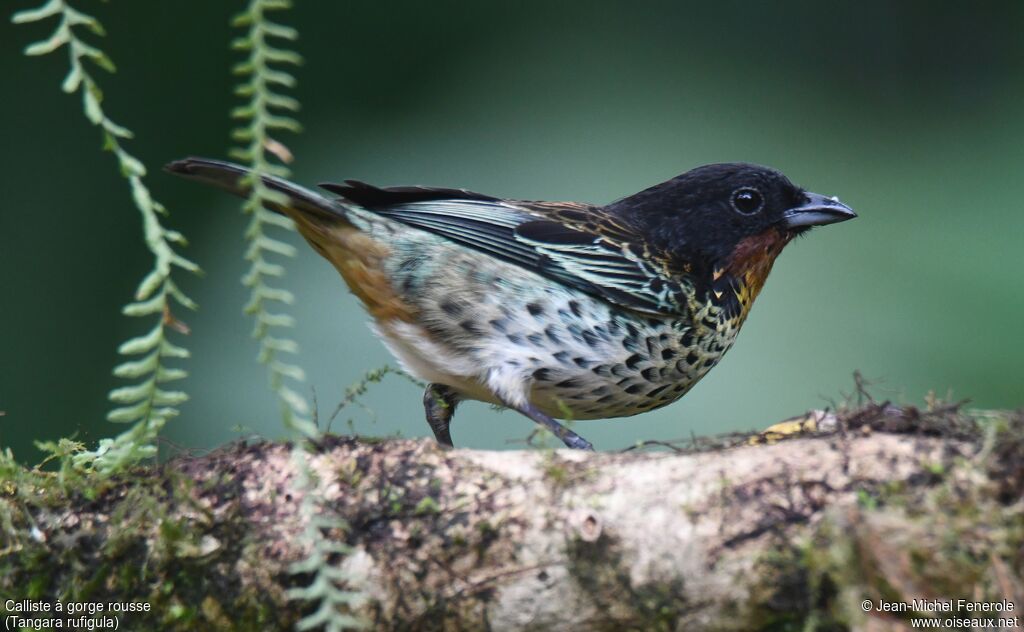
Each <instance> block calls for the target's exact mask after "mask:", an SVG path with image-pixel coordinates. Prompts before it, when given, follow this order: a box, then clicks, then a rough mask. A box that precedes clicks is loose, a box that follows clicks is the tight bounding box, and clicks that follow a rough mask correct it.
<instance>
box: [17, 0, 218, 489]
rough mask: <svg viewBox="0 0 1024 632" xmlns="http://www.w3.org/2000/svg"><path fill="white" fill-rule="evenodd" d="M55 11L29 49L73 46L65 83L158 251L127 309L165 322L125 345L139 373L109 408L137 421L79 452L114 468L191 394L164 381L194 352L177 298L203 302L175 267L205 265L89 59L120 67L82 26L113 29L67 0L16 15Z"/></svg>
mask: <svg viewBox="0 0 1024 632" xmlns="http://www.w3.org/2000/svg"><path fill="white" fill-rule="evenodd" d="M54 17H56V18H58V23H57V27H56V28H55V29H54V31H53V33H52V35H50V37H48V38H47V39H45V40H42V41H39V42H36V43H34V44H30V45H29V46H28V47H26V48H25V54H26V55H45V54H49V53H52V52H54V51H56V50H59V49H61V48H67V51H68V61H69V65H70V69H69V71H68V74H67V75H66V76H65V78H64V81H63V83H62V84H61V89H62V90H63V91H64V92H66V93H68V94H73V93H75V92H78V93H81V95H82V109H83V112H84V113H85V116H86V118H87V119H88V120H89V122H90V123H92V124H93V125H95V126H97V127H99V128H100V131H101V134H102V137H103V148H104V149H106V150H108V151H110V152H112V153H113V154H114V156H115V158H116V159H117V163H118V167H119V168H120V171H121V175H122V176H123V177H124V178H126V179H127V180H128V184H129V189H130V192H131V198H132V202H133V203H134V204H135V207H136V208H137V209H138V210H139V212H140V213H141V214H142V224H143V234H144V238H145V241H146V246H147V247H148V248H149V251H150V252H151V253H152V254H153V269H152V270H151V271H150V272H149V273H148V274H147V275H146V276H145V277H144V278H143V280H142V281H141V282H140V283H139V286H138V289H137V290H136V291H135V297H134V298H135V300H134V302H132V303H129V304H128V305H126V306H125V307H124V309H123V310H122V312H123V313H124V314H125V315H127V316H133V317H142V316H152V315H154V314H155V315H157V322H156V323H155V325H154V326H153V328H152V329H150V331H149V332H148V333H146V334H143V335H142V336H138V337H136V338H132V339H131V340H128V341H127V342H125V343H124V344H122V345H121V346H120V347H119V348H118V352H119V353H121V354H122V355H126V356H134V355H141V356H143V357H142V358H141V359H139V360H131V361H125V362H124V363H122V364H120V365H118V366H117V367H115V369H114V375H116V376H118V377H122V378H128V379H137V380H139V381H138V382H137V383H135V384H133V385H131V386H125V387H121V388H117V389H114V390H113V391H111V393H110V399H111V401H112V402H113V403H115V404H118V405H119V406H118V407H117V408H115V409H114V410H112V411H111V412H110V414H109V415H107V419H109V420H110V421H113V422H117V423H134V424H135V425H134V426H133V427H132V428H131V429H130V430H128V431H127V432H124V433H122V434H121V435H119V436H117V437H116V438H114V439H103V440H102V441H100V445H99V447H98V448H97V449H96V450H95V451H92V452H79V453H77V454H75V455H74V459H75V462H76V463H77V464H79V465H82V466H86V467H92V468H95V469H97V470H99V471H103V472H112V471H116V470H118V469H120V468H122V467H124V466H125V465H128V464H131V463H133V462H135V461H137V460H139V459H143V458H147V457H150V456H153V455H154V454H155V453H156V448H155V447H154V446H153V441H154V440H155V439H156V435H157V433H158V432H159V430H160V428H162V427H163V425H164V424H165V423H166V422H167V420H168V419H170V418H171V417H173V416H175V415H177V414H178V410H177V406H179V405H180V404H181V403H183V402H184V401H185V400H186V399H187V398H188V397H187V395H186V394H185V393H183V392H181V391H167V390H165V389H163V388H161V387H160V384H162V383H164V382H167V381H171V380H177V379H180V378H182V377H184V376H185V372H184V371H183V370H181V369H177V368H171V367H167V366H166V365H165V363H166V361H167V360H168V359H170V358H185V357H188V352H187V351H186V350H185V349H184V348H182V347H177V346H174V345H173V344H171V343H170V342H169V341H168V331H167V330H168V329H176V330H178V331H182V332H186V331H187V327H185V326H184V324H183V323H181V322H180V321H178V320H177V319H176V318H175V317H174V316H173V314H172V311H171V308H172V305H173V304H174V303H176V304H177V305H180V306H182V307H185V308H188V309H194V308H195V303H194V302H193V301H192V300H191V299H190V298H188V297H187V296H186V295H185V294H184V293H183V292H182V291H181V290H180V289H179V288H178V286H177V285H176V284H175V283H174V282H173V281H172V280H171V274H172V271H173V269H174V268H181V269H183V270H187V271H189V272H198V271H199V266H197V265H196V264H195V263H193V262H192V261H189V260H188V259H186V258H185V257H182V256H181V255H179V254H178V253H177V252H176V251H175V250H174V249H173V248H172V246H171V244H172V243H174V244H179V245H184V241H185V240H184V238H183V237H182V235H181V233H179V232H177V231H174V230H170V229H168V228H166V227H165V226H164V225H163V224H162V223H161V221H160V217H159V216H160V215H166V213H167V211H166V209H164V207H163V205H161V204H160V203H159V202H157V201H156V200H154V199H153V197H152V195H151V194H150V192H149V188H147V187H146V185H145V183H144V182H143V180H142V179H143V177H144V176H145V175H146V167H145V165H143V164H142V161H140V160H139V159H138V158H136V157H135V156H133V155H131V154H130V153H129V152H128V151H127V150H126V149H125V148H124V146H123V145H122V144H121V142H122V140H124V139H128V138H131V137H132V133H131V131H130V130H128V129H127V128H125V127H122V126H121V125H118V124H117V123H115V122H114V121H113V120H111V119H110V117H109V116H107V114H106V111H105V110H104V109H103V92H102V91H101V90H100V87H99V85H98V84H97V83H96V80H95V79H94V78H93V75H92V74H91V73H90V71H89V66H88V65H87V63H86V62H89V63H91V64H92V65H94V66H98V67H99V68H102V69H104V70H106V71H108V72H114V70H115V67H114V63H113V62H112V61H111V60H110V58H109V57H108V56H107V55H106V54H105V53H104V52H103V51H101V50H100V49H98V48H96V47H94V46H92V45H90V44H88V43H86V42H85V41H84V40H82V39H81V38H80V37H79V34H78V31H77V30H76V29H79V28H84V29H87V30H89V31H91V32H92V33H93V34H94V35H97V36H102V35H104V34H105V32H104V30H103V26H102V25H101V24H100V23H99V21H98V20H96V18H94V17H92V16H90V15H86V14H85V13H82V12H81V11H78V10H76V9H74V8H72V7H71V6H70V5H69V4H68V3H67V2H66V1H65V0H48V1H47V2H45V3H44V4H42V5H40V6H39V7H37V8H35V9H29V10H26V11H20V12H18V13H15V14H14V16H13V17H12V21H13V22H14V23H16V24H25V23H29V22H38V21H41V20H46V19H49V18H54Z"/></svg>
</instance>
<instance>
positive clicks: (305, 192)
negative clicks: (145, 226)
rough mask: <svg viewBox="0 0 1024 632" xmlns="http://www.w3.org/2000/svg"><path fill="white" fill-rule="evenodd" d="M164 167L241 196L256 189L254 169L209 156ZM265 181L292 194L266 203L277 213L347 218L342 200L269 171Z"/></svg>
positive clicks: (287, 193)
mask: <svg viewBox="0 0 1024 632" xmlns="http://www.w3.org/2000/svg"><path fill="white" fill-rule="evenodd" d="M164 169H165V170H166V171H168V172H170V173H173V174H175V175H179V176H182V177H184V178H188V179H189V180H195V181H197V182H203V183H206V184H211V185H213V186H215V187H217V188H219V189H224V190H225V191H227V192H228V193H233V194H235V195H237V196H239V197H246V196H248V195H249V192H250V190H251V189H252V185H251V183H250V182H249V178H250V174H251V173H252V171H251V170H250V169H248V168H246V167H243V166H241V165H236V164H234V163H230V162H224V161H221V160H211V159H209V158H185V159H183V160H175V161H174V162H171V163H168V164H167V165H166V166H165V167H164ZM263 184H264V185H265V186H267V187H268V188H270V189H271V190H273V191H277V192H279V193H283V194H284V195H285V196H286V197H287V198H288V202H287V203H286V204H278V203H276V202H266V203H265V206H267V208H269V209H270V210H272V211H274V212H276V213H281V214H283V215H289V216H294V215H295V211H298V212H299V213H302V214H307V215H312V216H313V217H319V218H323V219H334V220H338V219H345V207H344V206H343V205H342V204H341V203H340V202H337V201H335V200H332V199H330V198H327V197H324V196H323V195H320V194H319V193H317V192H316V191H311V190H310V189H307V188H305V187H302V186H299V185H297V184H295V183H294V182H289V181H288V180H285V179H283V178H278V177H276V176H269V175H264V176H263Z"/></svg>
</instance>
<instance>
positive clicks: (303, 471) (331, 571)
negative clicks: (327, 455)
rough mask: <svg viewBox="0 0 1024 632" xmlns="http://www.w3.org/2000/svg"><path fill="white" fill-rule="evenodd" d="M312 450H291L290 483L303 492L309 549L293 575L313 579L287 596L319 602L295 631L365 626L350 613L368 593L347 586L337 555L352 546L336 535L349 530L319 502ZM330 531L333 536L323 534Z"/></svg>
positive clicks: (334, 631) (332, 631) (304, 536)
mask: <svg viewBox="0 0 1024 632" xmlns="http://www.w3.org/2000/svg"><path fill="white" fill-rule="evenodd" d="M310 457H311V454H310V453H309V452H308V451H306V450H303V449H302V448H295V449H294V450H293V451H292V464H293V465H294V467H295V469H296V477H295V481H294V483H293V485H294V486H295V488H296V490H298V491H299V493H300V494H301V495H302V502H301V503H300V505H299V515H300V517H301V519H302V521H303V522H304V523H305V525H306V528H305V530H304V531H303V533H302V535H300V536H299V538H300V540H301V542H302V544H303V546H304V547H305V548H306V549H307V550H308V551H309V553H308V554H307V555H306V557H305V558H304V559H302V560H300V561H298V562H295V563H294V564H292V566H291V568H290V571H291V573H292V574H294V575H298V574H303V575H304V574H312V575H313V579H312V581H311V582H310V583H309V584H308V585H307V586H305V587H303V588H291V589H289V590H288V593H287V595H288V598H289V599H297V600H302V601H307V602H310V603H318V604H319V606H318V607H317V609H316V610H314V611H313V612H312V613H310V614H309V615H307V616H305V617H304V618H302V619H300V620H299V621H298V623H297V624H296V625H295V629H296V630H298V631H300V632H301V631H303V630H324V631H325V632H341V631H342V630H354V629H361V628H365V627H367V624H366V622H365V621H363V620H362V619H360V618H358V617H356V616H354V615H353V614H352V612H353V610H355V609H356V608H358V606H359V605H360V603H362V602H363V601H365V600H366V598H367V596H366V595H365V594H363V593H361V592H358V591H352V590H347V589H346V585H347V584H348V580H349V577H348V575H347V574H346V571H345V570H344V569H343V567H342V566H341V564H340V562H339V561H338V560H339V559H341V558H343V557H344V556H347V555H349V554H350V553H351V552H352V548H351V547H349V546H348V545H346V544H345V543H343V542H340V541H339V539H340V538H341V537H342V534H344V532H345V531H347V530H348V524H346V523H345V521H344V520H342V519H341V518H337V517H334V518H332V517H328V515H327V513H326V512H325V511H324V509H323V507H321V506H320V503H319V502H318V499H319V498H320V490H318V489H317V482H316V478H315V473H314V472H313V470H312V467H311V466H310V464H309V458H310ZM327 533H330V534H332V536H333V539H332V538H331V537H328V535H326V534H327Z"/></svg>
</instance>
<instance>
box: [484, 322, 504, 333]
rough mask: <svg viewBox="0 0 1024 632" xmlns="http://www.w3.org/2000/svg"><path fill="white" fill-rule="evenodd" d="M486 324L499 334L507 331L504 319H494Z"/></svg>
mask: <svg viewBox="0 0 1024 632" xmlns="http://www.w3.org/2000/svg"><path fill="white" fill-rule="evenodd" d="M487 324H489V325H490V326H491V327H493V328H494V329H496V330H498V331H500V332H501V333H505V332H506V331H508V321H506V320H505V319H504V318H495V319H494V320H490V321H487Z"/></svg>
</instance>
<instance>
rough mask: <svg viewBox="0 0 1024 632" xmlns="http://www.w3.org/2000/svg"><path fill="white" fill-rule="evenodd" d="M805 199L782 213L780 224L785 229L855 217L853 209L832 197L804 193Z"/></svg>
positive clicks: (818, 224)
mask: <svg viewBox="0 0 1024 632" xmlns="http://www.w3.org/2000/svg"><path fill="white" fill-rule="evenodd" d="M804 195H805V196H806V198H807V199H806V200H805V201H804V203H803V204H801V205H800V206H795V207H793V208H791V209H789V210H788V211H786V212H785V213H783V214H782V225H783V226H784V227H785V228H787V229H790V230H792V229H795V228H808V227H810V226H824V225H825V224H835V223H837V222H845V221H846V220H848V219H853V218H854V217H857V214H856V213H854V212H853V209H852V208H850V207H849V206H847V205H845V204H843V203H842V202H840V201H839V200H838V199H837V198H834V197H825V196H824V195H819V194H817V193H810V192H808V193H805V194H804Z"/></svg>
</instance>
